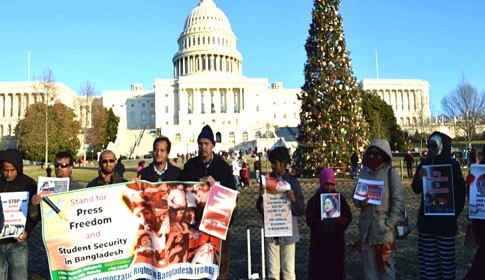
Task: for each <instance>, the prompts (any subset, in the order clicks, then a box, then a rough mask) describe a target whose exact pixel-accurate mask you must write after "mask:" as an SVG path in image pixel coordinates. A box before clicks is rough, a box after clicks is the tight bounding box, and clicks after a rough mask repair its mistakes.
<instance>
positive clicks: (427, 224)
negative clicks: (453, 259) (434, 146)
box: [411, 132, 466, 236]
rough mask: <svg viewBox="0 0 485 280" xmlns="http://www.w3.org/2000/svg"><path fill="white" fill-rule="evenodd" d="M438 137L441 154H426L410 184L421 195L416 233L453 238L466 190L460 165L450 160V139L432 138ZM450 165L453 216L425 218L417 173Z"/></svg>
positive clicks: (441, 134)
mask: <svg viewBox="0 0 485 280" xmlns="http://www.w3.org/2000/svg"><path fill="white" fill-rule="evenodd" d="M435 135H436V136H439V137H440V138H441V141H442V143H443V147H442V149H441V153H439V154H438V155H436V156H435V157H431V156H430V154H429V153H428V158H427V159H426V160H425V161H423V162H421V163H420V164H419V165H418V168H417V169H416V174H415V175H414V178H413V182H412V184H411V186H412V188H413V191H414V193H416V194H421V204H420V206H419V213H418V231H419V232H422V233H427V234H436V235H440V236H454V235H455V234H456V233H457V229H458V227H457V224H456V220H457V218H458V216H459V215H460V213H461V211H462V210H463V207H464V206H465V197H466V188H465V180H464V179H463V174H462V173H461V169H460V164H459V163H458V162H457V161H456V160H454V159H452V158H451V138H450V137H448V136H447V135H446V134H443V133H440V132H434V133H432V134H431V136H430V138H431V137H433V136H435ZM438 164H451V168H452V172H453V188H454V191H453V192H454V202H455V203H454V204H455V215H454V216H425V215H424V200H423V179H422V178H421V176H419V171H420V170H421V168H422V167H423V165H438Z"/></svg>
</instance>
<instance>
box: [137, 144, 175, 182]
mask: <svg viewBox="0 0 485 280" xmlns="http://www.w3.org/2000/svg"><path fill="white" fill-rule="evenodd" d="M171 147H172V143H171V142H170V139H168V137H166V136H161V137H158V138H157V139H155V141H153V162H152V163H150V164H149V165H148V166H147V167H145V168H143V169H142V170H141V171H140V173H139V178H140V179H141V180H146V181H150V182H164V181H178V180H179V177H180V173H182V170H181V169H180V168H178V167H177V166H174V165H173V164H171V163H170V161H169V159H168V155H169V154H170V148H171Z"/></svg>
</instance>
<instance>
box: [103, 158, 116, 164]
mask: <svg viewBox="0 0 485 280" xmlns="http://www.w3.org/2000/svg"><path fill="white" fill-rule="evenodd" d="M115 161H116V159H112V158H111V159H103V160H102V161H101V163H103V164H106V163H108V162H109V163H113V162H115Z"/></svg>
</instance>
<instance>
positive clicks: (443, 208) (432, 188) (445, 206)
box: [423, 164, 455, 216]
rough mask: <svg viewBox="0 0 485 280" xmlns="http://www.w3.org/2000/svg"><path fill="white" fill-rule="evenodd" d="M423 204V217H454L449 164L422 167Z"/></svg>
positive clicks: (451, 173)
mask: <svg viewBox="0 0 485 280" xmlns="http://www.w3.org/2000/svg"><path fill="white" fill-rule="evenodd" d="M423 168H424V169H425V170H426V174H427V175H426V176H423V200H424V201H423V202H424V215H425V216H454V215H455V199H454V192H453V171H452V168H451V164H439V165H423Z"/></svg>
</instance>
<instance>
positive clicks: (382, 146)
mask: <svg viewBox="0 0 485 280" xmlns="http://www.w3.org/2000/svg"><path fill="white" fill-rule="evenodd" d="M372 147H376V148H378V149H379V150H381V151H383V152H384V153H385V154H386V155H387V157H388V160H387V161H386V162H388V163H392V151H391V146H390V145H389V142H388V141H387V140H385V139H374V140H372V142H371V143H370V145H369V147H368V148H367V150H366V153H367V151H368V150H369V149H370V148H372ZM364 156H365V155H364ZM366 160H367V159H365V161H366Z"/></svg>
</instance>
